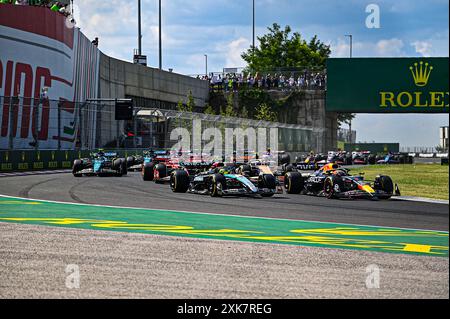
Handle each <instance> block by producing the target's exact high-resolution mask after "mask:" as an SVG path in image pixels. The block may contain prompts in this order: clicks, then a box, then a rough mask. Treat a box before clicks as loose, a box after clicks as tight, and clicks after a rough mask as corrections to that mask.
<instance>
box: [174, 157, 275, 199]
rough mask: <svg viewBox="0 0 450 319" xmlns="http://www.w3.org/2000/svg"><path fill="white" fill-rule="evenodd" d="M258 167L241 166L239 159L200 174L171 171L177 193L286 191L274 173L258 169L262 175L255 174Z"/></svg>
mask: <svg viewBox="0 0 450 319" xmlns="http://www.w3.org/2000/svg"><path fill="white" fill-rule="evenodd" d="M257 170H258V169H257V168H251V167H250V166H248V165H242V166H239V165H237V164H235V163H233V164H226V165H225V164H218V165H217V164H216V167H213V168H212V169H210V170H209V171H207V172H203V173H199V174H196V175H190V174H189V172H188V171H187V170H182V169H178V170H175V171H173V172H172V174H171V175H170V187H171V189H172V191H173V192H175V193H186V192H189V193H193V194H200V195H208V194H209V195H210V196H212V197H222V196H261V197H271V196H273V195H275V194H279V193H282V192H283V191H282V189H281V188H280V187H279V184H278V183H277V179H276V177H275V176H274V175H273V174H268V173H264V172H263V171H262V170H258V172H259V175H258V176H257V177H256V176H253V175H255V173H256V171H257ZM244 172H245V173H244ZM244 174H245V175H244Z"/></svg>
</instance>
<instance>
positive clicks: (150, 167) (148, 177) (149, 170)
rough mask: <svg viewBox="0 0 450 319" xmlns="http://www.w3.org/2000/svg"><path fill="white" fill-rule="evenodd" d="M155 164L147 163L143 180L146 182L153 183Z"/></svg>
mask: <svg viewBox="0 0 450 319" xmlns="http://www.w3.org/2000/svg"><path fill="white" fill-rule="evenodd" d="M154 174H155V164H154V163H145V164H144V167H143V168H142V178H143V180H144V181H146V182H151V181H153V179H154V178H155V175H154Z"/></svg>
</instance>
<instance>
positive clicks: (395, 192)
mask: <svg viewBox="0 0 450 319" xmlns="http://www.w3.org/2000/svg"><path fill="white" fill-rule="evenodd" d="M284 183H285V187H286V189H287V192H288V193H289V194H305V195H316V196H324V197H327V198H330V199H331V198H337V199H339V198H348V199H355V198H365V199H373V200H378V199H390V198H391V197H392V196H400V189H399V187H398V185H396V184H394V183H393V181H392V179H391V178H390V177H389V176H383V175H380V176H377V177H376V178H375V181H367V180H365V179H364V176H354V175H351V174H350V171H349V170H348V169H345V168H341V167H340V166H339V165H337V164H327V165H325V166H324V167H323V168H321V169H320V170H318V171H316V172H315V173H313V174H309V175H303V174H301V173H300V172H298V171H291V172H288V173H286V175H285V180H284Z"/></svg>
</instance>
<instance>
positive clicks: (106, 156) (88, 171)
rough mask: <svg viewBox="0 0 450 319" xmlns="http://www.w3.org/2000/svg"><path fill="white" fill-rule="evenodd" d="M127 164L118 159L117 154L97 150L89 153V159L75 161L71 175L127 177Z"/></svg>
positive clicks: (122, 159) (123, 160)
mask: <svg viewBox="0 0 450 319" xmlns="http://www.w3.org/2000/svg"><path fill="white" fill-rule="evenodd" d="M127 172H128V170H127V162H126V160H125V159H124V158H119V157H118V155H117V153H114V152H104V151H103V150H99V151H98V152H97V153H91V157H90V158H84V159H77V160H75V161H74V163H73V167H72V174H73V176H75V177H82V176H83V175H85V176H111V175H113V176H123V175H127Z"/></svg>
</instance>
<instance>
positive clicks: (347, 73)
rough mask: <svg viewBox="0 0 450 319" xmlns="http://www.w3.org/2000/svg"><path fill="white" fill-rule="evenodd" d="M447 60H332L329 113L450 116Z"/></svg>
mask: <svg viewBox="0 0 450 319" xmlns="http://www.w3.org/2000/svg"><path fill="white" fill-rule="evenodd" d="M448 68H449V64H448V58H352V59H329V60H328V64H327V74H328V82H327V86H328V89H327V111H329V112H342V113H448V112H449V74H448V72H449V71H448Z"/></svg>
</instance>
